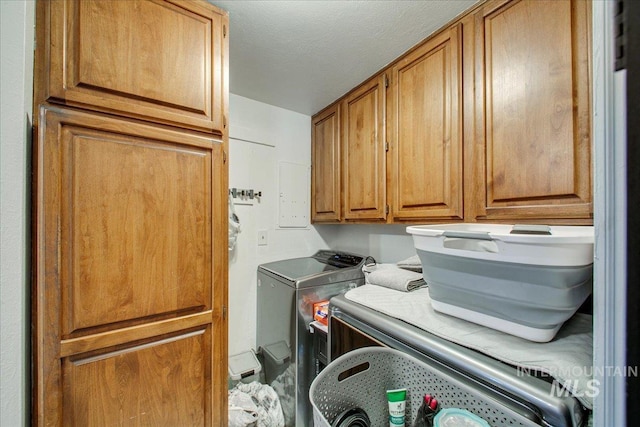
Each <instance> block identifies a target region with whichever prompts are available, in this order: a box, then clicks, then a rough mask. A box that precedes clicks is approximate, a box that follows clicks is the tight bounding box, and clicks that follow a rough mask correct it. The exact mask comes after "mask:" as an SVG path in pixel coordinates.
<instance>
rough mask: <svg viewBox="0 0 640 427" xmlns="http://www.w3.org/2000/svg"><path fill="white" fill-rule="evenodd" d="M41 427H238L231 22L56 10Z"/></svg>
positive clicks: (46, 157)
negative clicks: (232, 293) (230, 337)
mask: <svg viewBox="0 0 640 427" xmlns="http://www.w3.org/2000/svg"><path fill="white" fill-rule="evenodd" d="M36 26H37V29H36V33H37V47H36V65H35V67H36V68H35V82H34V83H35V94H34V141H35V143H34V168H33V170H34V200H33V206H34V215H33V226H34V227H33V231H34V240H33V242H34V243H33V267H34V277H33V289H32V313H33V315H32V330H33V332H32V336H33V352H32V353H33V425H38V426H45V425H47V426H49V425H51V426H103V425H118V426H212V425H216V426H226V425H227V402H226V396H227V393H226V388H227V347H228V345H227V318H226V305H227V230H226V228H227V215H226V213H227V206H226V197H227V196H226V195H227V187H228V183H227V179H228V178H227V175H228V173H227V172H228V169H227V168H228V166H227V164H226V152H227V145H228V131H227V127H226V122H227V119H226V116H227V106H228V17H227V14H226V12H224V11H222V10H220V9H217V8H216V7H214V6H212V5H210V4H209V3H207V2H206V1H204V0H202V1H199V0H198V1H180V0H128V1H100V0H83V1H81V2H79V1H74V0H50V1H47V0H40V1H38V4H37V17H36Z"/></svg>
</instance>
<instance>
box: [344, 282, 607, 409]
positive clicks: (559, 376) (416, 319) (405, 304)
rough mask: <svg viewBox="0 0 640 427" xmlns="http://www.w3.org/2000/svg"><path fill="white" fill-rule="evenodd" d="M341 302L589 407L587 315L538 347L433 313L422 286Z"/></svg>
mask: <svg viewBox="0 0 640 427" xmlns="http://www.w3.org/2000/svg"><path fill="white" fill-rule="evenodd" d="M345 298H347V299H348V300H350V301H353V302H356V303H358V304H362V305H364V306H366V307H369V308H371V309H373V310H376V311H379V312H381V313H384V314H386V315H388V316H391V317H394V318H396V319H400V320H403V321H405V322H407V323H409V324H411V325H414V326H416V327H418V328H420V329H423V330H425V331H427V332H430V333H432V334H433V335H437V336H439V337H441V338H444V339H446V340H449V341H452V342H454V343H456V344H460V345H462V346H464V347H468V348H471V349H473V350H477V351H480V352H482V353H485V354H487V355H489V356H491V357H494V358H496V359H498V360H501V361H503V362H506V363H509V364H511V365H514V366H516V367H520V368H524V369H529V370H531V371H537V372H541V373H544V374H548V375H550V376H551V377H553V378H555V379H556V380H557V381H558V382H559V383H560V384H561V385H563V386H566V387H567V390H568V391H571V392H572V394H573V395H574V396H575V397H576V398H577V399H578V400H579V401H580V402H582V404H584V405H585V406H586V407H587V408H589V409H592V408H593V395H594V391H595V390H594V387H593V386H594V384H595V383H592V382H591V381H592V379H593V378H592V376H593V371H594V369H593V326H592V316H590V315H588V314H582V313H576V314H575V315H574V316H573V317H572V318H571V319H569V320H567V321H566V322H565V323H564V325H563V326H562V327H561V328H560V330H559V331H558V333H557V335H556V336H555V338H554V339H553V340H552V341H550V342H548V343H537V342H532V341H527V340H525V339H523V338H519V337H516V336H513V335H509V334H505V333H503V332H500V331H496V330H494V329H490V328H487V327H485V326H480V325H477V324H475V323H471V322H467V321H466V320H462V319H458V318H456V317H452V316H448V315H446V314H442V313H438V312H436V311H434V310H433V308H432V307H431V299H430V297H429V289H428V288H426V287H425V288H422V289H417V290H415V291H413V292H411V293H405V292H398V291H395V290H392V289H388V288H384V287H381V286H374V285H364V286H360V287H358V288H355V289H352V290H350V291H348V292H347V293H346V294H345Z"/></svg>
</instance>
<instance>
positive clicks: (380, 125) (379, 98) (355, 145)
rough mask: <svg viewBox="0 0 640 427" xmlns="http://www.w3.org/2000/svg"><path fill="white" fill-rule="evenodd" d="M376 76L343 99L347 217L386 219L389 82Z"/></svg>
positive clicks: (343, 168)
mask: <svg viewBox="0 0 640 427" xmlns="http://www.w3.org/2000/svg"><path fill="white" fill-rule="evenodd" d="M384 81H385V79H384V75H380V76H379V77H376V78H373V79H371V80H369V81H368V82H366V83H364V84H363V85H362V86H360V87H359V88H357V89H356V90H355V91H354V92H352V93H351V94H349V95H347V97H346V98H345V99H344V100H343V101H342V106H341V109H342V145H343V163H342V172H343V175H342V176H343V184H342V188H343V197H344V218H345V219H346V220H384V219H385V218H386V174H385V168H386V159H385V154H386V153H385V141H384V135H385V122H384V119H385V116H384V111H385V83H384Z"/></svg>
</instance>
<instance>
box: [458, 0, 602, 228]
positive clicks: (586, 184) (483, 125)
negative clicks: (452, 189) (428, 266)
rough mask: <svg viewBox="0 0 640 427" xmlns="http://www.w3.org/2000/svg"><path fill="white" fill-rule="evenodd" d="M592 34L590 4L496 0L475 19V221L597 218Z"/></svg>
mask: <svg viewBox="0 0 640 427" xmlns="http://www.w3.org/2000/svg"><path fill="white" fill-rule="evenodd" d="M589 40H590V2H588V1H582V0H538V1H511V2H504V1H498V2H490V3H488V4H487V5H485V6H484V7H482V8H481V9H480V10H479V11H478V13H477V14H476V15H475V47H476V51H475V64H476V65H475V90H476V91H477V93H476V96H475V100H476V101H475V102H476V104H475V124H476V125H475V126H476V128H475V134H474V135H473V141H474V143H473V145H470V146H469V150H468V154H469V156H470V157H468V158H466V159H465V162H466V161H467V160H468V164H469V165H470V168H469V172H470V174H471V176H470V179H471V180H472V181H473V182H474V183H475V185H474V186H472V187H471V188H470V191H469V192H467V194H468V195H469V199H468V200H469V203H468V205H469V208H470V209H471V212H470V213H469V219H473V218H475V219H487V220H494V219H504V220H513V219H517V220H520V219H524V220H528V219H531V220H541V219H542V220H544V219H562V218H564V219H579V218H583V219H588V218H591V217H592V190H591V139H590V126H591V125H590V99H589V96H590V77H589V55H590V42H589ZM465 52H466V51H465ZM465 55H466V53H465ZM466 164H467V163H465V165H466ZM465 167H466V166H465Z"/></svg>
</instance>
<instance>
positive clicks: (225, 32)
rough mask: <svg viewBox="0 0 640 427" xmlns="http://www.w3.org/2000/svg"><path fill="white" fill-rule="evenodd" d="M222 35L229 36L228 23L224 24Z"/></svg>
mask: <svg viewBox="0 0 640 427" xmlns="http://www.w3.org/2000/svg"><path fill="white" fill-rule="evenodd" d="M222 37H227V26H226V25H223V26H222Z"/></svg>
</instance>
